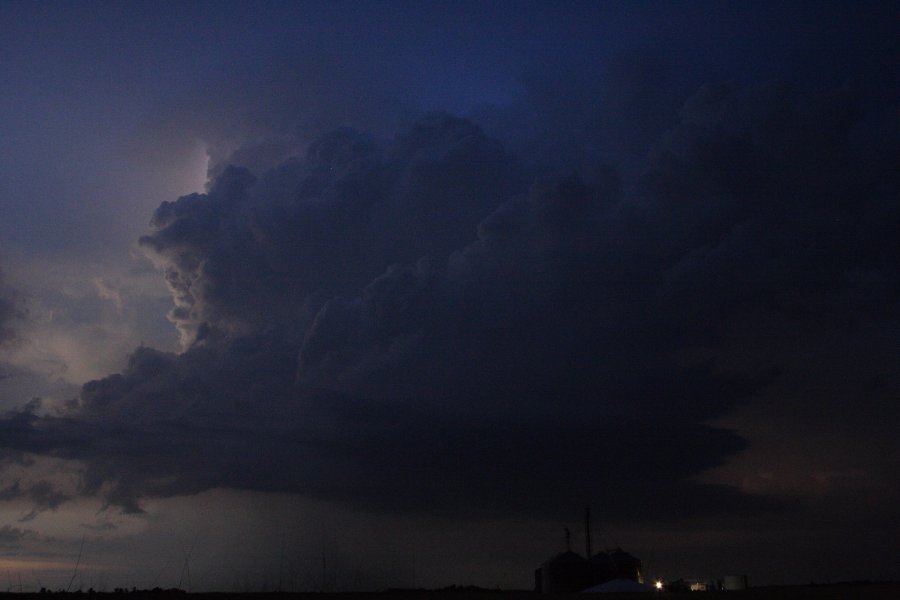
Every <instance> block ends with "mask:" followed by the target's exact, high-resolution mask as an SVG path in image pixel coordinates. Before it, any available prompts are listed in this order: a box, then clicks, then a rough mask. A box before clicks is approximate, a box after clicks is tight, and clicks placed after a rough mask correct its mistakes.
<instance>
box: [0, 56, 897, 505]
mask: <svg viewBox="0 0 900 600" xmlns="http://www.w3.org/2000/svg"><path fill="white" fill-rule="evenodd" d="M651 76H653V74H652V73H651V75H648V77H651ZM651 79H652V77H651ZM578 110H579V111H581V113H585V112H586V113H589V112H590V111H591V110H592V107H591V106H590V103H586V104H585V105H584V106H580V107H579V108H578ZM672 112H673V113H676V114H677V115H678V116H677V118H676V122H675V124H674V126H673V127H671V128H670V129H669V130H668V131H667V132H666V133H665V134H664V135H663V136H662V137H660V138H659V139H658V140H657V141H656V142H655V143H654V144H653V146H652V149H651V151H650V152H649V153H648V154H645V155H646V158H645V159H644V162H643V163H642V166H641V168H640V169H634V168H632V166H629V167H628V169H626V170H625V171H627V172H630V171H639V172H640V173H641V175H640V177H639V178H636V179H635V178H631V177H630V176H625V175H621V174H620V173H618V172H617V171H616V170H615V169H613V168H611V167H608V166H605V165H604V164H603V163H602V162H600V161H599V159H600V158H601V157H602V156H601V155H602V153H593V152H587V153H581V154H580V156H582V157H583V160H581V161H580V162H575V163H573V164H572V165H571V167H572V168H568V169H565V170H564V172H563V173H562V174H559V173H557V171H559V169H558V168H557V167H559V165H556V164H550V165H547V164H538V165H535V164H530V163H525V162H523V161H522V160H520V159H519V158H518V154H519V152H520V150H519V149H521V148H522V145H521V144H519V145H518V146H516V147H517V148H518V149H517V150H516V152H513V153H510V152H508V151H506V150H505V148H504V140H499V139H496V138H492V137H490V136H487V135H485V134H484V133H483V131H482V130H481V129H480V128H479V127H477V126H476V125H475V124H473V123H472V122H470V121H468V120H465V119H459V118H455V117H451V116H449V115H445V114H432V115H428V116H426V117H424V118H422V119H421V120H419V121H418V122H416V123H415V124H414V125H413V126H412V127H411V128H410V129H409V130H407V131H405V132H404V133H402V134H400V135H398V136H397V137H396V138H394V139H391V140H382V139H378V138H374V137H372V136H369V135H364V134H360V133H358V132H355V131H352V130H346V129H344V130H338V131H335V132H333V133H330V134H327V135H325V136H323V137H322V138H320V139H319V140H318V141H317V142H315V143H314V144H312V145H311V146H310V148H309V151H308V152H307V154H306V156H305V158H302V159H291V160H288V161H286V162H284V163H283V164H281V165H280V166H278V167H276V168H274V169H270V170H266V171H262V172H258V173H251V172H250V171H249V170H247V169H245V168H241V167H231V168H226V169H223V170H222V172H221V174H220V175H219V176H218V177H217V178H216V179H215V181H213V182H212V184H211V186H210V188H209V192H208V193H207V194H194V195H191V196H185V197H182V198H180V199H178V200H177V201H175V202H166V203H164V204H163V205H162V206H160V208H159V209H158V210H157V211H156V213H155V215H154V218H153V223H152V226H153V232H152V233H150V234H149V235H147V236H146V237H144V238H142V240H141V244H142V246H143V247H144V248H145V249H146V250H147V252H148V253H149V254H150V255H151V257H152V258H153V259H154V260H155V261H156V262H157V264H158V265H159V266H160V267H161V268H162V269H163V270H164V272H165V277H166V280H167V281H168V283H169V285H170V288H171V290H172V293H173V297H174V298H175V303H176V306H175V308H174V309H173V312H172V314H171V318H172V320H173V321H174V322H175V323H176V325H177V326H178V327H179V329H180V330H181V331H182V334H183V341H184V343H185V347H186V351H185V352H184V353H182V354H180V355H175V354H169V353H163V352H159V351H156V350H153V349H150V348H139V349H138V350H136V351H135V352H134V354H133V355H132V356H131V358H130V361H129V364H128V367H127V368H126V369H125V370H124V371H123V372H122V373H120V374H116V375H111V376H109V377H106V378H104V379H101V380H97V381H92V382H90V383H88V384H86V385H85V386H84V387H83V389H82V391H81V394H80V397H79V398H78V399H77V400H76V401H74V402H73V403H72V404H71V406H70V407H69V408H68V410H67V411H65V412H64V413H62V414H59V415H55V416H44V417H40V416H38V415H37V414H36V413H34V412H33V411H31V412H29V411H25V412H21V413H19V414H17V415H14V416H11V417H9V418H7V419H6V420H5V421H4V422H3V425H2V427H3V440H4V441H5V443H6V445H7V446H9V447H12V448H15V449H18V450H25V451H31V452H35V453H38V454H48V455H52V456H56V457H60V458H68V459H77V460H81V461H83V462H84V464H85V469H86V470H85V474H84V478H83V489H82V492H83V493H86V494H99V495H102V496H103V497H104V498H105V499H106V501H107V502H108V503H109V504H112V505H116V506H119V507H121V508H123V509H124V510H126V511H128V512H135V511H139V510H140V504H139V500H140V499H141V498H142V497H147V496H170V495H177V494H186V493H194V492H198V491H202V490H205V489H210V488H215V487H236V488H246V489H255V490H279V491H292V492H299V493H305V494H310V495H314V496H320V497H325V498H329V499H335V500H339V501H342V502H347V503H351V504H354V505H359V506H364V507H378V508H384V509H389V510H413V509H415V510H423V509H425V510H428V509H445V510H452V511H457V512H472V513H479V512H483V511H497V512H506V513H508V512H512V511H521V512H527V513H540V514H544V515H547V514H554V512H555V511H557V510H558V509H559V507H561V506H565V505H570V504H571V503H572V502H575V501H579V502H580V501H582V500H583V499H585V498H596V499H602V501H603V503H604V506H606V507H607V509H608V510H609V513H610V515H611V516H615V517H621V518H624V517H629V516H635V515H637V514H641V515H643V516H648V517H658V518H668V517H673V516H676V515H681V516H685V515H691V514H712V513H715V512H717V511H726V512H727V511H752V510H759V509H760V508H761V506H762V503H761V501H760V499H759V498H753V497H749V496H746V495H742V494H740V493H738V492H737V491H736V490H733V489H730V488H726V487H721V486H711V485H700V484H698V483H696V482H693V481H692V477H693V476H695V475H697V474H698V473H700V472H702V471H704V470H706V469H709V468H712V467H715V466H717V465H720V464H722V463H723V462H724V461H725V460H726V459H728V458H729V457H731V456H734V455H735V454H736V453H737V452H739V451H740V450H742V449H743V448H745V442H744V441H743V440H742V439H741V438H740V437H739V436H738V435H737V434H735V433H734V432H731V431H728V430H726V429H722V428H716V427H713V426H712V425H710V424H709V421H710V420H711V419H714V418H718V417H722V416H724V415H726V414H727V413H728V412H729V411H730V410H732V409H734V408H736V407H739V406H741V405H742V404H743V403H745V402H747V401H748V400H749V399H750V398H752V397H754V396H755V395H757V394H759V393H761V391H763V390H765V389H769V388H770V387H771V386H773V385H777V384H782V383H784V382H790V381H792V380H794V379H798V378H799V379H800V380H802V381H808V380H809V379H810V378H813V379H815V378H820V377H821V378H825V379H826V380H827V379H828V377H835V375H834V373H833V372H831V371H830V369H823V367H822V366H820V365H817V364H815V363H814V362H803V360H801V361H800V362H799V363H797V362H795V363H790V362H789V361H785V360H782V359H783V357H781V356H779V355H777V353H776V354H774V355H773V353H772V352H771V351H770V349H771V348H772V347H783V346H789V345H791V344H795V345H797V346H798V347H797V352H796V354H798V355H800V356H805V353H807V352H810V351H811V350H812V348H808V347H807V346H806V344H807V343H808V342H807V340H813V339H814V340H816V343H817V344H818V343H821V344H823V345H824V346H825V347H826V348H839V347H840V346H841V344H852V345H853V346H854V347H865V346H867V345H868V346H869V348H870V349H869V350H867V351H863V353H862V354H861V355H859V356H857V357H854V358H853V359H852V360H848V361H847V362H846V363H844V364H842V365H840V367H839V373H838V375H837V376H838V377H843V378H846V379H854V378H856V379H859V380H860V382H861V383H862V382H863V381H868V385H869V389H871V390H875V393H871V394H869V395H867V396H866V397H865V398H864V399H862V400H860V401H861V402H862V403H863V404H864V405H865V406H866V409H867V410H866V412H868V409H869V408H878V409H879V410H881V411H883V413H882V414H888V415H892V414H894V413H892V412H891V411H894V412H895V411H896V409H895V408H892V405H891V404H890V403H889V401H888V399H889V397H890V392H889V391H885V390H889V389H890V382H891V381H894V379H891V378H892V377H895V376H896V366H894V367H893V370H890V369H889V370H888V371H887V372H876V373H872V374H869V375H863V374H862V372H863V371H864V370H865V365H866V363H867V361H870V359H872V357H873V356H874V355H875V354H877V353H878V352H879V351H881V350H882V349H883V347H884V346H885V344H886V343H887V342H886V341H885V340H886V339H888V338H884V339H882V338H880V337H878V336H877V335H876V332H874V331H871V330H864V329H863V330H860V329H854V328H853V327H848V326H847V325H846V324H847V323H848V322H859V323H863V322H866V323H873V322H877V323H882V324H883V325H884V326H885V327H887V328H888V330H893V331H896V330H897V312H896V306H897V304H896V301H897V294H898V289H897V281H898V280H900V278H898V265H900V251H898V248H897V246H896V244H895V243H894V242H895V239H896V233H897V230H898V212H897V211H898V208H897V204H896V197H897V191H898V189H900V186H898V175H897V172H896V170H895V169H893V168H892V165H893V161H894V160H895V159H894V158H893V157H895V156H896V150H897V148H896V139H898V138H896V137H895V136H892V135H888V134H887V133H885V132H886V131H894V132H895V133H896V123H895V122H884V121H881V120H879V116H878V115H869V114H867V113H865V112H864V111H863V110H862V109H861V108H860V107H859V103H858V102H856V101H855V99H854V98H853V95H852V94H850V93H841V94H835V95H832V96H827V97H819V98H813V99H810V98H805V97H802V98H797V97H794V95H792V94H791V93H790V92H789V91H788V90H786V89H784V88H781V87H777V86H773V87H767V88H763V89H756V90H750V91H744V92H737V91H734V90H732V89H730V88H727V87H706V88H704V89H702V90H700V91H699V92H698V93H697V94H695V95H694V96H693V97H692V98H691V99H690V100H689V101H688V102H687V103H686V104H684V106H683V107H682V108H681V110H680V112H678V111H674V110H673V111H672ZM525 113H527V114H531V115H532V116H535V117H536V118H540V117H541V115H542V114H545V113H546V109H544V108H541V107H540V106H533V107H532V110H530V111H523V112H522V113H521V114H525ZM510 114H513V113H510ZM516 114H519V113H516ZM636 114H638V115H640V114H642V113H641V111H640V110H637V109H636ZM576 116H578V117H579V118H583V119H585V120H589V119H590V118H592V117H591V115H590V114H578V115H576ZM509 118H513V117H509ZM605 118H606V119H608V120H611V119H612V117H605ZM638 120H640V119H638ZM627 122H628V121H627V118H625V120H624V123H619V124H618V126H617V127H618V130H619V131H620V132H624V131H626V130H627ZM532 125H534V124H532ZM538 125H546V127H547V128H551V127H552V120H549V119H548V120H547V121H546V122H544V121H539V123H538ZM523 127H524V125H523ZM891 127H892V128H893V129H887V128H891ZM502 129H503V128H497V131H498V132H499V131H501V130H502ZM537 129H540V127H538V128H537ZM646 131H647V129H646V128H645V129H643V130H642V133H641V134H640V135H646ZM638 137H640V136H638ZM584 139H585V138H578V137H576V138H575V139H573V136H572V135H569V134H567V133H566V132H562V133H560V136H559V139H558V140H557V141H556V142H555V144H556V145H557V146H558V147H563V148H566V146H567V144H568V145H569V147H568V149H569V150H572V152H573V153H575V151H576V150H577V148H578V146H580V145H582V144H583V143H584ZM516 144H518V142H514V143H513V145H514V146H515V145H516ZM247 151H248V152H250V150H249V149H248V150H247ZM635 155H637V153H635ZM535 156H538V157H540V156H542V154H541V153H537V154H536V155H535ZM541 162H544V161H541ZM763 321H764V322H767V323H774V324H776V325H775V327H774V328H773V331H772V335H771V339H768V340H760V339H759V338H758V337H753V336H752V335H751V333H752V330H753V327H752V324H753V323H757V322H763ZM748 331H749V332H750V333H748ZM810 332H812V333H814V334H815V335H808V333H810ZM867 342H871V343H869V344H867ZM738 350H739V351H740V352H741V353H743V354H742V355H740V360H738V359H736V358H735V357H736V356H737V352H738ZM798 373H802V376H799V375H798ZM796 394H797V396H798V397H800V398H801V399H802V401H805V402H810V403H813V404H814V403H815V402H816V401H820V402H821V403H822V404H821V405H820V408H821V409H822V410H827V409H829V408H830V407H832V406H834V405H837V404H839V403H841V402H846V401H847V397H845V396H841V397H834V398H824V399H821V400H820V399H818V398H817V397H815V396H814V394H813V393H812V392H811V390H810V389H809V388H808V386H807V388H802V386H801V388H799V389H798V391H797V392H796ZM662 492H665V493H666V494H667V497H668V498H671V499H672V500H671V502H667V503H666V504H665V505H660V503H657V502H656V501H655V499H656V498H657V497H658V495H659V494H660V493H662Z"/></svg>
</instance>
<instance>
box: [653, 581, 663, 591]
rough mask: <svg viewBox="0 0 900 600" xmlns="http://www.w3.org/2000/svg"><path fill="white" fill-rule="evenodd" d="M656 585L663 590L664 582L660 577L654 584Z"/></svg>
mask: <svg viewBox="0 0 900 600" xmlns="http://www.w3.org/2000/svg"><path fill="white" fill-rule="evenodd" d="M653 585H655V586H656V589H658V590H661V589H662V588H663V582H662V581H661V580H659V579H657V580H656V583H655V584H653Z"/></svg>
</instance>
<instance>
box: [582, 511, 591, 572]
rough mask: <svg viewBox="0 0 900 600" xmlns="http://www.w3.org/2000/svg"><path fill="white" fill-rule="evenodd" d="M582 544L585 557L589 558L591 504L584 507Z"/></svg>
mask: <svg viewBox="0 0 900 600" xmlns="http://www.w3.org/2000/svg"><path fill="white" fill-rule="evenodd" d="M584 545H585V546H586V548H585V550H587V558H588V559H590V558H591V556H592V554H591V505H590V504H588V505H587V506H585V507H584Z"/></svg>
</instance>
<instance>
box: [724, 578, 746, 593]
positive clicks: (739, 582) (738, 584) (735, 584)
mask: <svg viewBox="0 0 900 600" xmlns="http://www.w3.org/2000/svg"><path fill="white" fill-rule="evenodd" d="M722 589H723V590H746V589H747V576H746V575H726V576H725V577H723V578H722Z"/></svg>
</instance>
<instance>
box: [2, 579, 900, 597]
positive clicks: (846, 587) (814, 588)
mask: <svg viewBox="0 0 900 600" xmlns="http://www.w3.org/2000/svg"><path fill="white" fill-rule="evenodd" d="M651 596H653V597H658V598H666V597H667V598H672V599H673V600H677V599H678V598H690V599H692V600H703V599H704V598H710V599H711V598H719V599H721V598H729V599H731V600H788V599H792V598H801V599H809V600H900V582H894V583H844V584H840V583H838V584H831V585H804V586H777V587H756V588H751V589H749V590H745V591H739V592H735V591H732V592H677V593H676V592H651V593H646V594H633V593H632V594H628V593H618V594H591V595H581V594H565V595H546V596H541V595H538V594H535V593H534V592H525V591H508V592H507V591H486V590H484V591H482V590H478V591H472V590H454V591H427V590H401V591H387V592H370V593H338V594H314V593H303V594H295V593H286V592H281V593H251V594H238V593H206V594H187V593H184V592H178V591H136V592H128V593H116V592H106V593H86V592H84V593H82V592H69V593H61V592H55V593H47V594H18V593H0V600H63V599H65V600H88V599H91V600H584V599H585V598H586V597H588V598H596V600H600V599H601V598H602V599H603V600H616V599H617V598H624V599H627V598H631V599H632V600H634V599H635V598H642V597H645V598H646V597H651Z"/></svg>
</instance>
